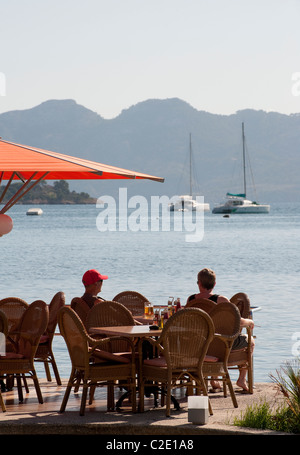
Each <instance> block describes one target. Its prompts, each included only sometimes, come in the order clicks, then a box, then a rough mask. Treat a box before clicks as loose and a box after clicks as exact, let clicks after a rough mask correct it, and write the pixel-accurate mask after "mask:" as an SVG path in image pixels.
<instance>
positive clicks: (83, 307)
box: [71, 297, 90, 326]
mask: <svg viewBox="0 0 300 455" xmlns="http://www.w3.org/2000/svg"><path fill="white" fill-rule="evenodd" d="M71 308H72V310H74V311H75V313H76V314H77V315H78V316H79V318H80V319H81V321H82V322H83V324H84V326H85V323H86V317H87V314H88V312H89V311H90V307H89V306H88V304H87V303H86V302H85V301H84V300H83V299H82V298H81V297H74V298H73V299H72V301H71Z"/></svg>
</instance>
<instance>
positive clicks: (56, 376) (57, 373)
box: [51, 356, 61, 385]
mask: <svg viewBox="0 0 300 455" xmlns="http://www.w3.org/2000/svg"><path fill="white" fill-rule="evenodd" d="M51 365H52V368H53V372H54V376H55V379H56V383H57V385H61V380H60V376H59V372H58V368H57V365H56V362H55V359H54V356H52V358H51Z"/></svg>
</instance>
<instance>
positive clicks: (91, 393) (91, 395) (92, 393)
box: [89, 385, 96, 404]
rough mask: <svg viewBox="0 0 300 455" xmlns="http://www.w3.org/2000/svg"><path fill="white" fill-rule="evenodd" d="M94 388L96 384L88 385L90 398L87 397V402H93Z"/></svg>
mask: <svg viewBox="0 0 300 455" xmlns="http://www.w3.org/2000/svg"><path fill="white" fill-rule="evenodd" d="M95 390H96V386H95V385H92V386H91V387H90V399H89V404H92V403H93V400H94V395H95Z"/></svg>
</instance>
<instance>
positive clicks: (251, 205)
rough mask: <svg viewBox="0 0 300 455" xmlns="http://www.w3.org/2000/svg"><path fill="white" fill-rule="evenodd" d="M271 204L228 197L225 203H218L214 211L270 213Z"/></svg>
mask: <svg viewBox="0 0 300 455" xmlns="http://www.w3.org/2000/svg"><path fill="white" fill-rule="evenodd" d="M269 212H270V206H269V205H266V204H258V203H257V202H252V201H248V200H247V199H242V198H232V199H228V200H227V201H226V202H225V203H224V204H220V205H217V206H216V207H214V208H213V211H212V213H232V214H234V213H237V214H239V213H269Z"/></svg>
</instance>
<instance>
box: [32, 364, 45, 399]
mask: <svg viewBox="0 0 300 455" xmlns="http://www.w3.org/2000/svg"><path fill="white" fill-rule="evenodd" d="M32 379H33V383H34V387H35V391H36V394H37V397H38V400H39V403H41V404H43V403H44V400H43V395H42V392H41V388H40V383H39V380H38V377H37V375H36V372H35V371H33V376H32Z"/></svg>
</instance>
